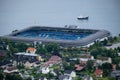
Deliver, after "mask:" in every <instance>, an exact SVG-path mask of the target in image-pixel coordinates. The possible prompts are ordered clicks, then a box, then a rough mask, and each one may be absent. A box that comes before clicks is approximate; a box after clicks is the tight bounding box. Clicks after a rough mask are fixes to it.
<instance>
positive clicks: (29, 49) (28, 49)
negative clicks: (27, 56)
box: [26, 47, 36, 52]
mask: <svg viewBox="0 0 120 80" xmlns="http://www.w3.org/2000/svg"><path fill="white" fill-rule="evenodd" d="M35 50H36V49H35V48H34V47H29V48H27V50H26V51H33V52H34V51H35Z"/></svg>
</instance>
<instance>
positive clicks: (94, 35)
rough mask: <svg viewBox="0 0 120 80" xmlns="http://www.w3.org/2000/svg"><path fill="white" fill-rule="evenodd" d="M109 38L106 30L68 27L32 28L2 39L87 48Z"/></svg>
mask: <svg viewBox="0 0 120 80" xmlns="http://www.w3.org/2000/svg"><path fill="white" fill-rule="evenodd" d="M108 36H110V32H109V31H106V30H93V29H81V28H78V27H77V26H74V25H70V26H67V25H66V26H65V27H48V26H32V27H29V28H26V29H23V30H20V31H15V32H12V33H11V34H9V35H6V36H3V38H7V39H10V40H12V41H22V42H32V43H34V42H38V43H41V44H46V43H51V42H54V43H58V44H60V45H61V46H73V47H74V46H75V47H77V46H79V47H80V46H89V45H92V44H93V43H94V42H95V41H101V40H104V39H106V38H107V37H108Z"/></svg>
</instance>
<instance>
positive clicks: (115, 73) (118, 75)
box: [110, 70, 120, 78]
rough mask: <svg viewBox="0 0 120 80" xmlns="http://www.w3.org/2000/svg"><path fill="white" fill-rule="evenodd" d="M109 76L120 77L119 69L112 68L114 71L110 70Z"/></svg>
mask: <svg viewBox="0 0 120 80" xmlns="http://www.w3.org/2000/svg"><path fill="white" fill-rule="evenodd" d="M110 76H111V77H114V78H116V77H120V70H114V71H112V72H111V74H110Z"/></svg>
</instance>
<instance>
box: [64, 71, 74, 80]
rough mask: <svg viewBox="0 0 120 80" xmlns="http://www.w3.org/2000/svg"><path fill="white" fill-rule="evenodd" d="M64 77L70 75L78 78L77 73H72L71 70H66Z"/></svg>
mask: <svg viewBox="0 0 120 80" xmlns="http://www.w3.org/2000/svg"><path fill="white" fill-rule="evenodd" d="M64 75H68V76H70V77H73V78H74V77H76V72H75V71H71V70H66V71H65V72H64Z"/></svg>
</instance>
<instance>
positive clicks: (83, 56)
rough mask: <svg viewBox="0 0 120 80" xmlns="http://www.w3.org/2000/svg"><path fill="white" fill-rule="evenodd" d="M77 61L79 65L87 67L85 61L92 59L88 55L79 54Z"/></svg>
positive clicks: (92, 58)
mask: <svg viewBox="0 0 120 80" xmlns="http://www.w3.org/2000/svg"><path fill="white" fill-rule="evenodd" d="M79 60H80V63H81V64H85V65H87V61H88V60H94V57H93V56H91V55H90V54H81V55H80V58H79Z"/></svg>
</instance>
